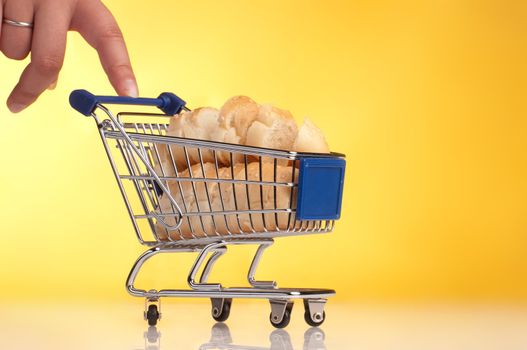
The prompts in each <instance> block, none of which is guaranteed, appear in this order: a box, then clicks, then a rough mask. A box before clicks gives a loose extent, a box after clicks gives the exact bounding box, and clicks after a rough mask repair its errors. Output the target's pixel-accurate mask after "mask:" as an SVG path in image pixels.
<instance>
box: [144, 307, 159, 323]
mask: <svg viewBox="0 0 527 350" xmlns="http://www.w3.org/2000/svg"><path fill="white" fill-rule="evenodd" d="M146 319H147V320H148V325H149V326H155V325H157V321H158V320H159V311H157V305H153V304H152V305H149V306H148V311H147V312H146Z"/></svg>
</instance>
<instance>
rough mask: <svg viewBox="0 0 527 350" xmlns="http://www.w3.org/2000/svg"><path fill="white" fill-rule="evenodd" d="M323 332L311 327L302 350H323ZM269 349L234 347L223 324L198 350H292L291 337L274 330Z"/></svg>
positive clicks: (227, 329)
mask: <svg viewBox="0 0 527 350" xmlns="http://www.w3.org/2000/svg"><path fill="white" fill-rule="evenodd" d="M324 338H325V335H324V332H323V331H322V330H321V329H319V328H316V327H311V328H309V329H308V330H306V332H305V333H304V344H303V347H302V348H303V349H304V350H325V349H326V345H325V344H324ZM269 342H270V347H258V346H254V345H235V344H233V341H232V336H231V332H230V330H229V327H228V326H227V325H226V324H223V323H216V324H215V325H214V326H213V327H212V330H211V336H210V341H209V342H208V343H206V344H203V345H201V346H200V348H199V350H214V349H222V350H293V349H294V347H293V344H292V343H291V337H290V336H289V333H287V331H285V330H283V329H275V330H274V331H273V332H272V333H271V334H270V335H269Z"/></svg>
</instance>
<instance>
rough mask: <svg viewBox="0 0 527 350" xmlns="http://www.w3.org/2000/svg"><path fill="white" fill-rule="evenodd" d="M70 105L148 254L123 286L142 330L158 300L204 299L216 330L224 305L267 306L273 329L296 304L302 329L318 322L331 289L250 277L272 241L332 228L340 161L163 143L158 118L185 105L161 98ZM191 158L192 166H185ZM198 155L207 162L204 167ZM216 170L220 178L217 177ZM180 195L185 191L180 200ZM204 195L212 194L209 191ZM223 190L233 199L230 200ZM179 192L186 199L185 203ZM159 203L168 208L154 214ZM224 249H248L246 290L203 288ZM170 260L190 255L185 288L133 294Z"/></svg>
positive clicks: (85, 95)
mask: <svg viewBox="0 0 527 350" xmlns="http://www.w3.org/2000/svg"><path fill="white" fill-rule="evenodd" d="M70 104H71V106H72V107H73V108H74V109H76V110H77V111H78V112H80V113H82V114H83V115H85V116H92V117H93V118H94V119H95V121H96V123H97V127H98V130H99V133H100V136H101V139H102V142H103V145H104V148H105V150H106V153H107V155H108V159H109V160H110V164H111V165H112V169H113V172H114V174H115V178H116V179H117V184H118V186H119V189H120V191H121V194H122V196H123V199H124V201H125V204H126V207H127V209H128V213H129V215H130V219H131V220H132V224H133V226H134V229H135V232H136V235H137V238H138V239H139V242H140V243H141V244H143V245H146V246H148V247H150V248H149V249H148V250H147V251H146V252H144V253H143V254H142V255H141V256H140V257H139V258H138V259H137V261H136V262H135V264H134V265H133V267H132V269H131V271H130V274H129V276H128V279H127V281H126V288H127V290H128V292H129V293H130V294H131V295H133V296H137V297H143V298H145V300H146V301H145V312H144V317H145V319H146V320H147V321H148V323H149V324H150V325H155V324H157V321H158V320H159V319H160V318H161V307H160V306H161V305H160V298H161V297H203V298H210V299H211V302H212V317H213V318H214V319H215V320H216V321H220V322H221V321H225V320H226V319H227V318H228V316H229V313H230V309H231V303H232V299H233V298H262V299H269V301H270V304H271V315H270V321H271V323H272V324H273V326H275V327H277V328H283V327H286V326H287V325H288V323H289V321H290V317H291V310H292V307H293V300H294V299H302V300H303V301H304V307H305V313H304V317H305V320H306V322H307V323H308V324H310V325H312V326H318V325H320V324H322V322H324V319H325V312H324V306H325V303H326V300H327V298H328V297H329V296H332V295H334V294H335V291H334V290H329V289H307V288H278V287H277V284H276V282H274V281H259V280H257V279H256V278H255V274H256V268H257V266H258V264H259V262H260V259H261V257H262V254H263V252H264V250H265V249H266V248H268V247H269V246H270V245H271V244H273V242H274V241H273V239H274V238H275V237H281V236H298V235H304V234H312V233H326V232H331V231H332V230H333V228H334V223H335V220H337V219H338V218H339V217H340V210H341V202H342V191H343V183H344V170H345V160H344V156H343V155H341V154H336V153H332V154H308V153H297V152H287V151H281V150H272V149H264V148H257V147H247V146H241V145H235V144H225V143H218V142H211V141H203V140H194V139H186V138H178V137H172V136H167V130H168V127H169V125H168V123H167V121H168V118H167V117H171V116H173V115H176V114H178V113H180V112H181V111H183V110H188V109H187V108H186V107H185V102H184V101H183V100H182V99H180V98H179V97H177V96H176V95H174V94H171V93H163V94H161V95H160V96H159V97H158V98H131V97H112V96H95V95H93V94H91V93H89V92H87V91H85V90H76V91H74V92H72V93H71V95H70ZM110 104H112V105H113V104H118V105H129V106H130V105H134V106H136V108H137V110H136V111H135V112H120V113H117V114H114V113H112V112H111V111H110V110H109V109H108V108H107V107H106V105H110ZM146 106H154V107H158V108H159V109H160V110H161V111H162V113H151V111H150V112H144V110H146V109H147V108H146ZM174 152H179V154H180V155H181V154H183V156H184V159H185V164H184V165H185V167H184V168H185V169H186V170H183V169H182V167H181V164H179V165H178V164H177V163H178V162H177V161H176V160H175V155H174V154H173V153H174ZM191 155H194V158H195V157H196V156H197V159H198V161H197V164H193V165H192V166H191V158H192V157H191ZM205 155H206V156H207V157H208V158H209V160H211V159H212V161H211V162H209V163H207V164H205V158H206V157H205ZM220 155H221V156H222V157H221V158H222V159H225V156H226V155H227V160H229V159H230V165H227V167H230V169H227V171H225V168H224V167H223V168H222V164H221V162H220V161H219V160H218V159H219V158H220ZM194 160H195V159H194ZM234 160H237V164H236V165H235V164H234V163H235V161H234ZM206 166H208V167H209V168H210V167H212V169H213V170H215V171H213V175H212V176H211V175H210V172H209V173H206V172H205V170H204V168H205V167H206ZM196 167H197V169H198V171H197V172H196V171H195V172H194V173H193V172H192V171H191V169H196ZM240 167H241V171H240ZM248 167H252V169H255V168H256V169H257V171H256V173H258V172H259V174H260V175H259V178H256V179H255V178H254V177H253V178H250V177H248V174H247V169H248ZM284 167H286V168H285V169H290V172H291V174H290V176H288V178H287V179H284V178H283V176H282V177H278V176H277V173H278V169H284ZM168 168H170V171H169V170H168ZM220 168H221V173H222V174H223V175H222V176H219V175H218V174H219V173H220ZM235 168H236V173H237V174H238V175H235ZM264 168H265V169H267V170H269V169H271V172H272V174H271V176H270V178H269V174H267V175H268V176H267V178H264V177H263V176H262V173H263V170H262V169H264ZM200 169H201V171H199V170H200ZM244 170H245V171H244ZM258 170H259V171H258ZM225 174H227V176H225ZM229 174H230V175H229ZM240 174H241V176H240ZM183 188H186V189H187V191H186V192H185V195H183V194H184V193H183ZM212 188H215V189H216V190H215V191H216V192H214V193H212V191H213V190H212ZM189 189H190V190H189ZM218 189H219V190H218ZM255 189H257V190H256V191H255ZM198 191H201V192H200V193H201V197H203V193H205V195H206V200H203V198H200V199H199V200H198V198H197V196H198V194H197V192H198ZM240 191H242V192H243V193H242V195H239V194H240ZM283 191H287V192H286V193H287V196H288V197H289V200H288V201H286V202H287V204H286V205H284V204H283V203H281V202H280V201H278V200H277V197H278V195H277V193H281V194H282V196H283V193H284V192H283ZM232 192H238V194H236V193H235V194H234V196H232ZM188 193H190V194H191V195H193V196H195V197H196V198H188ZM228 194H229V195H230V196H232V198H233V199H234V203H231V207H228V206H227V204H224V203H226V198H225V196H227V195H228ZM264 194H265V196H266V198H265V200H264V198H263V197H264ZM217 195H219V196H220V197H219V198H220V202H221V206H220V207H218V206H217V205H216V206H215V207H213V205H212V199H211V197H212V196H217ZM254 196H256V197H257V198H256V200H255V198H254ZM258 196H259V198H258ZM273 196H274V198H273ZM251 197H252V198H251ZM191 199H195V200H194V201H193V202H195V203H196V204H197V208H196V207H194V208H190V204H189V205H187V201H190V200H191ZM163 201H164V202H165V204H166V203H168V205H169V207H170V209H171V210H168V211H167V210H162V205H161V204H162V202H163ZM216 203H217V198H216ZM255 203H256V204H255ZM232 205H234V206H233V207H232ZM242 219H244V220H245V221H244V224H243V225H242V224H240V223H241V222H242V221H243V220H242ZM257 223H258V224H257ZM220 226H221V227H222V228H223V229H221V230H220V229H219V227H220ZM232 245H255V246H258V248H257V250H256V253H255V255H254V258H253V260H252V263H251V264H250V267H249V271H248V275H247V279H248V282H249V286H248V287H240V288H226V287H224V286H222V285H221V284H218V283H208V282H207V280H208V277H209V274H210V272H211V269H212V267H213V265H214V264H215V262H216V261H217V260H218V258H219V257H221V256H222V255H223V254H225V252H226V250H227V247H228V246H232ZM172 252H173V253H179V252H196V253H198V254H197V258H196V260H195V262H194V264H193V265H192V267H191V269H190V273H189V275H188V278H187V282H188V285H189V289H162V290H154V289H150V290H145V289H139V288H136V286H135V284H134V283H135V279H136V276H137V275H138V273H139V270H140V269H141V267H142V266H143V264H144V263H145V261H147V260H148V259H150V258H151V257H153V256H155V255H157V254H159V253H172Z"/></svg>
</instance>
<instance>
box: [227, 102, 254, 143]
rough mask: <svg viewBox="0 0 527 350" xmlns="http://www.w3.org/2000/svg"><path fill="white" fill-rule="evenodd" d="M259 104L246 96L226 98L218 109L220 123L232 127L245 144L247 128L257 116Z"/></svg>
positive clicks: (228, 127)
mask: <svg viewBox="0 0 527 350" xmlns="http://www.w3.org/2000/svg"><path fill="white" fill-rule="evenodd" d="M259 110H260V108H259V106H258V104H257V103H256V102H254V101H253V100H252V99H251V98H249V97H247V96H235V97H232V98H230V99H228V100H227V102H225V104H224V105H223V107H221V109H220V125H221V126H222V127H223V128H225V129H230V128H233V129H234V131H235V134H236V135H237V136H238V137H239V138H240V140H239V141H240V144H242V145H245V144H246V143H245V140H246V137H247V129H249V126H251V124H252V123H253V122H254V120H255V119H256V118H257V117H258V113H259Z"/></svg>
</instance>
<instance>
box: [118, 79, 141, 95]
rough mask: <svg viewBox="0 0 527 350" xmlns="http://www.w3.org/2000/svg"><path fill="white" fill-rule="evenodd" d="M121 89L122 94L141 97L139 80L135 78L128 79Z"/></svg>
mask: <svg viewBox="0 0 527 350" xmlns="http://www.w3.org/2000/svg"><path fill="white" fill-rule="evenodd" d="M120 90H121V91H118V93H119V94H120V95H124V96H129V97H139V88H138V87H137V82H136V81H135V80H134V79H126V80H125V81H123V83H122V88H121V89H120Z"/></svg>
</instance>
